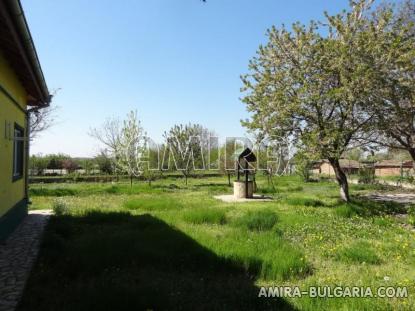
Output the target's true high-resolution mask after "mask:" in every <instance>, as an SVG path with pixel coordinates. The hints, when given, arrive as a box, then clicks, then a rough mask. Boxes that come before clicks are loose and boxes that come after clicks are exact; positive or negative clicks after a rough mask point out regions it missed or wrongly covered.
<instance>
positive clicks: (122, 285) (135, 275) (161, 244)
mask: <svg viewBox="0 0 415 311" xmlns="http://www.w3.org/2000/svg"><path fill="white" fill-rule="evenodd" d="M258 293H259V288H257V287H256V286H255V285H254V276H249V275H247V273H246V271H245V270H244V269H243V268H242V267H241V266H239V265H237V264H235V263H234V262H231V261H230V260H225V259H223V258H220V257H218V256H217V255H215V254H214V253H212V252H211V251H209V250H208V249H206V248H205V247H203V246H201V245H200V244H198V243H197V242H196V241H194V240H193V239H192V238H190V237H189V236H187V235H185V234H184V233H182V232H181V231H178V230H177V229H174V228H172V227H171V226H169V225H168V224H166V223H165V222H163V221H161V220H159V219H157V218H154V217H153V216H150V215H140V216H133V215H131V214H129V213H123V212H111V213H108V212H107V213H104V212H99V211H98V212H96V211H95V212H88V213H86V214H85V215H83V216H79V217H75V216H61V217H52V218H51V220H50V223H49V225H48V227H47V228H46V232H45V236H44V241H43V243H42V246H41V251H40V257H39V259H38V261H37V263H36V265H35V267H34V269H33V271H32V273H31V276H30V278H29V281H28V284H27V286H26V290H25V292H24V295H23V298H22V300H21V303H20V305H19V308H18V310H42V311H43V310H146V309H147V310H179V309H180V310H219V309H220V310H274V309H278V310H292V309H293V307H292V306H291V305H289V304H288V303H287V302H285V301H284V300H282V299H277V298H272V299H271V298H257V297H258Z"/></svg>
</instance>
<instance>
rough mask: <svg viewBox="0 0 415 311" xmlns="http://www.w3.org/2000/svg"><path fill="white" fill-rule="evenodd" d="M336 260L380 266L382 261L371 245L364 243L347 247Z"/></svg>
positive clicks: (339, 253)
mask: <svg viewBox="0 0 415 311" xmlns="http://www.w3.org/2000/svg"><path fill="white" fill-rule="evenodd" d="M336 259H337V260H340V261H344V262H346V263H356V262H358V263H368V264H374V265H376V264H380V262H381V260H380V258H379V257H378V256H377V254H376V252H375V251H374V250H373V249H372V248H371V247H370V244H369V243H367V242H364V241H359V242H355V243H353V244H352V245H350V246H347V247H345V248H343V249H341V250H340V251H338V252H337V254H336Z"/></svg>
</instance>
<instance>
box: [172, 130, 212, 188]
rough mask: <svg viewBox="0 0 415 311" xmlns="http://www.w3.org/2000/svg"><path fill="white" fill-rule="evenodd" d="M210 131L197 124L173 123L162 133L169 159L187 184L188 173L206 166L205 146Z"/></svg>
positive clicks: (207, 144) (206, 146) (207, 142)
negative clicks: (173, 124)
mask: <svg viewBox="0 0 415 311" xmlns="http://www.w3.org/2000/svg"><path fill="white" fill-rule="evenodd" d="M209 133H210V131H209V130H207V129H206V128H204V127H203V126H201V125H199V124H191V123H189V124H187V125H183V124H180V125H175V126H173V127H172V128H171V129H170V130H169V131H168V132H165V133H164V138H165V140H166V146H167V148H168V151H169V156H170V161H172V162H173V164H174V166H175V168H176V169H177V170H179V171H180V172H181V173H182V174H183V176H184V178H185V183H186V185H187V179H188V177H189V175H190V173H191V172H192V171H193V170H194V169H195V168H198V169H205V168H206V160H207V159H206V148H208V146H209Z"/></svg>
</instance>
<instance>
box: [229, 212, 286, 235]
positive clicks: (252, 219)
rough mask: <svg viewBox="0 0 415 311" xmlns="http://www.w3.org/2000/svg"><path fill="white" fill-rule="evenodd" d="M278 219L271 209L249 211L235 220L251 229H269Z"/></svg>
mask: <svg viewBox="0 0 415 311" xmlns="http://www.w3.org/2000/svg"><path fill="white" fill-rule="evenodd" d="M277 221H278V215H277V214H276V213H275V212H273V211H271V210H260V211H249V212H248V213H246V214H245V215H243V216H242V217H241V218H239V219H238V220H237V224H238V225H239V226H241V227H245V228H246V229H248V230H251V231H267V230H271V229H272V228H273V227H274V225H275V224H276V223H277Z"/></svg>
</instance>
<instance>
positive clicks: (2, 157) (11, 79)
mask: <svg viewBox="0 0 415 311" xmlns="http://www.w3.org/2000/svg"><path fill="white" fill-rule="evenodd" d="M0 87H1V88H3V89H5V90H6V91H7V93H9V95H10V96H11V97H12V98H14V100H15V101H16V102H17V103H18V105H19V106H20V107H21V109H23V110H26V98H27V94H26V91H25V90H24V88H23V87H22V85H21V84H20V82H19V80H18V79H17V76H16V75H15V73H14V72H13V70H12V68H11V67H10V66H9V64H8V62H7V60H6V59H5V58H4V56H3V54H2V53H1V51H0ZM21 109H19V107H18V106H17V105H16V103H14V102H13V101H12V100H11V99H10V98H9V97H8V96H7V95H6V94H5V93H4V92H3V91H2V90H1V89H0V217H1V216H2V215H4V214H5V213H6V212H7V211H8V210H9V209H11V208H12V207H13V206H15V204H17V203H18V202H20V201H21V200H22V199H24V197H25V177H23V178H21V179H19V180H17V181H15V182H13V181H12V174H13V140H12V137H8V136H9V135H8V133H7V132H8V131H6V127H7V126H6V125H7V124H9V123H10V128H11V133H10V135H11V136H13V130H14V124H15V123H17V124H18V125H20V126H21V127H23V128H25V129H26V116H25V113H24V111H22V110H21ZM24 165H26V163H25V164H24Z"/></svg>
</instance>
